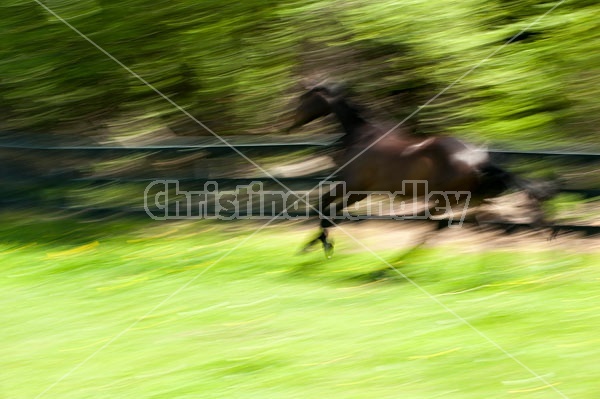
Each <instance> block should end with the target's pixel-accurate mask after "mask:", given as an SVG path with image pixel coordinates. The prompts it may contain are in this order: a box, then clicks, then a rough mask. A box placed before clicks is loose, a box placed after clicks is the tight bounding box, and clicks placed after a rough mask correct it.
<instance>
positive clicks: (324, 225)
mask: <svg viewBox="0 0 600 399" xmlns="http://www.w3.org/2000/svg"><path fill="white" fill-rule="evenodd" d="M366 197H367V194H350V195H349V196H347V197H345V198H344V201H343V202H342V203H341V204H339V207H338V208H337V209H334V211H335V216H339V215H340V214H341V213H342V212H343V210H344V208H346V207H349V206H350V205H353V204H354V203H356V202H359V201H362V200H363V199H364V198H366ZM335 205H337V204H335V203H334V204H331V205H330V207H329V208H331V207H332V206H335ZM328 211H329V209H328ZM329 214H331V213H329ZM342 221H343V219H340V218H338V224H339V223H341V222H342ZM333 225H334V222H333V221H332V220H331V219H330V218H328V217H323V216H321V235H320V236H319V239H321V242H322V243H323V251H325V256H326V257H327V258H331V255H332V254H333V243H332V242H331V241H330V240H328V239H327V236H328V231H327V229H328V228H329V227H332V226H333Z"/></svg>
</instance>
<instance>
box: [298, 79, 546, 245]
mask: <svg viewBox="0 0 600 399" xmlns="http://www.w3.org/2000/svg"><path fill="white" fill-rule="evenodd" d="M331 113H333V114H334V115H335V116H336V117H337V119H338V121H339V122H340V124H341V125H342V128H343V129H344V131H345V135H344V136H343V138H342V141H341V143H342V147H343V148H342V151H343V155H342V157H341V165H340V168H339V169H338V171H337V172H339V174H338V175H337V176H336V180H337V181H341V182H345V185H346V187H345V188H346V190H345V191H342V190H339V189H336V187H334V188H333V189H332V191H331V192H330V193H327V194H325V195H324V196H323V198H322V199H321V201H320V206H321V209H319V211H320V212H321V231H320V232H319V235H318V236H317V237H316V238H315V239H314V240H312V241H310V242H309V243H308V244H307V245H306V247H305V249H307V248H309V247H310V246H312V245H313V244H316V243H318V242H319V241H320V242H321V243H322V244H323V248H324V250H325V254H326V255H327V256H328V257H329V256H330V255H331V252H332V250H333V245H332V244H331V242H330V240H328V231H327V228H328V227H331V226H332V225H333V222H332V221H331V220H330V219H329V218H328V217H326V216H324V215H332V214H334V213H335V212H338V213H339V212H340V211H341V209H339V208H340V207H339V203H340V202H343V204H344V205H345V206H346V207H347V206H350V205H352V204H354V203H355V202H358V201H361V200H362V199H364V198H365V197H367V194H365V193H366V192H376V191H380V192H381V191H385V192H400V191H403V193H404V194H405V195H407V196H409V197H411V198H414V197H416V196H423V195H426V194H427V193H425V192H412V191H411V190H413V189H415V188H417V189H418V190H422V189H423V188H424V187H425V186H424V185H405V184H403V183H404V182H405V181H426V182H427V187H426V188H427V190H428V191H429V192H469V193H470V194H471V195H470V200H471V205H470V206H472V205H474V204H475V205H476V204H478V203H481V201H482V200H484V199H487V198H492V197H495V196H497V195H499V194H501V193H503V192H505V191H506V190H507V189H509V188H511V187H515V188H519V189H522V190H525V191H526V192H527V193H528V194H529V196H530V198H532V199H534V200H536V201H535V203H536V204H537V202H538V201H540V200H544V199H546V198H547V197H548V195H549V191H548V190H547V189H542V188H540V187H536V186H535V185H533V184H531V183H530V182H528V181H526V180H523V179H520V178H518V177H517V176H515V175H513V174H511V173H509V172H507V171H505V170H503V169H501V168H500V167H498V166H496V165H494V164H492V163H491V162H490V160H489V157H488V155H487V153H486V152H485V151H481V150H478V149H476V148H473V147H471V146H469V145H467V144H465V143H463V142H461V141H460V140H457V139H455V138H452V137H429V138H416V137H411V136H410V135H408V134H402V132H397V131H393V132H389V133H388V131H387V130H384V129H381V128H379V127H377V126H375V125H373V124H371V123H370V122H368V121H367V120H365V119H364V118H363V117H362V116H361V113H360V112H359V111H358V110H357V108H356V107H355V106H354V105H353V104H352V103H351V102H350V101H349V100H348V99H347V98H346V97H345V95H344V93H343V90H342V89H341V88H338V87H336V86H333V85H323V84H322V85H317V86H315V87H313V88H312V89H310V90H308V91H307V92H306V93H304V94H303V95H302V96H301V97H300V104H299V106H298V108H297V110H296V114H295V119H294V123H293V124H292V126H291V127H290V128H289V129H288V131H291V130H293V129H295V128H298V127H300V126H303V125H305V124H307V123H309V122H311V121H313V120H315V119H317V118H320V117H324V116H326V115H329V114H331ZM349 191H359V192H361V193H358V194H352V195H349V196H347V197H345V198H344V197H343V195H344V193H347V192H349ZM342 200H343V201H342ZM331 207H336V208H335V209H334V212H333V213H332V212H331V209H330V208H331ZM540 215H541V212H540ZM536 222H537V223H542V219H541V217H540V219H539V220H537V221H536Z"/></svg>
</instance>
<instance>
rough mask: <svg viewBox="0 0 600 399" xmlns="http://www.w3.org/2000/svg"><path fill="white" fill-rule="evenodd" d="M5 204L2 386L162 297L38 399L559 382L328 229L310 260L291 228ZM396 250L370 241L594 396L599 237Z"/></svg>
mask: <svg viewBox="0 0 600 399" xmlns="http://www.w3.org/2000/svg"><path fill="white" fill-rule="evenodd" d="M2 217H3V220H4V223H3V224H2V225H1V226H0V265H1V267H2V274H1V275H2V280H1V281H2V283H1V289H2V293H3V295H2V297H1V299H0V301H1V302H2V308H3V309H4V311H3V312H1V313H0V326H2V327H0V328H1V330H2V337H3V345H2V349H1V353H0V368H1V369H2V370H3V372H2V374H1V376H0V396H1V397H6V398H28V397H35V396H36V395H38V394H39V393H41V392H42V391H44V390H45V389H46V388H47V387H49V386H50V385H51V384H53V383H54V382H56V381H57V380H58V379H59V378H61V377H62V376H63V375H64V374H65V373H67V372H69V371H70V370H72V369H73V368H74V367H76V366H77V365H78V364H80V363H81V362H82V361H84V359H86V358H88V356H90V355H91V354H92V353H94V352H95V351H96V350H97V349H98V348H100V347H102V345H104V344H107V343H108V342H109V341H110V340H111V339H112V338H113V337H115V336H117V334H119V333H121V332H122V331H124V330H125V329H126V328H128V327H129V326H131V325H132V323H134V322H135V321H137V320H139V318H140V317H141V316H143V315H144V314H146V313H148V312H149V311H150V310H151V309H153V308H154V307H155V306H156V305H158V304H159V303H161V302H162V301H165V300H166V302H165V303H164V305H163V306H161V307H159V308H158V309H156V310H155V311H153V312H152V313H151V314H150V315H149V316H148V317H146V318H144V319H142V320H139V322H138V323H137V324H135V325H134V326H133V328H131V329H129V330H128V331H127V332H126V333H124V334H123V335H122V336H120V337H119V338H118V339H117V340H115V341H114V342H112V343H111V344H110V345H109V346H108V347H106V348H105V349H103V350H102V351H100V352H99V353H98V354H97V355H96V356H94V357H93V358H92V359H90V360H89V361H88V362H87V363H85V364H84V365H82V366H81V367H80V368H79V369H77V370H75V371H74V372H73V373H72V374H71V375H69V376H68V377H66V378H65V379H64V380H63V381H62V382H60V383H59V384H57V385H56V386H54V387H53V388H52V389H51V390H50V391H48V392H47V393H46V394H45V395H44V396H43V397H47V398H83V397H85V398H108V397H111V398H114V397H119V398H124V397H135V398H173V397H177V398H191V397H202V398H224V397H226V398H258V397H260V398H283V397H285V398H312V397H328V398H329V397H335V398H365V397H377V398H392V397H393V398H397V397H410V398H432V397H452V398H482V397H494V398H514V397H517V398H552V397H559V395H558V394H557V393H556V392H554V391H553V390H551V389H550V388H548V387H545V386H544V384H543V383H541V382H540V381H539V380H536V379H535V378H534V376H533V375H531V374H530V373H529V372H527V371H526V370H525V369H523V368H522V367H521V366H519V365H518V364H517V363H515V362H514V361H513V360H511V359H510V358H508V357H507V356H506V355H505V354H503V353H502V352H501V351H500V350H498V349H497V348H495V347H494V346H492V345H491V344H490V343H489V342H486V341H485V340H484V339H483V338H482V337H480V336H479V335H478V334H477V333H475V332H474V331H473V330H471V329H470V328H469V327H467V326H465V325H464V324H463V323H462V322H460V321H459V320H458V319H457V318H456V317H454V316H452V315H451V314H450V313H448V312H447V311H445V310H444V309H443V308H442V307H440V305H438V304H436V303H435V302H434V301H433V300H432V299H431V298H429V297H427V296H426V295H425V294H424V293H423V292H421V291H419V290H417V289H416V288H415V287H414V286H413V285H411V284H408V283H406V281H405V280H403V279H402V278H400V277H399V276H398V277H395V278H394V277H392V276H390V278H388V279H387V280H383V281H372V280H371V279H369V275H370V273H371V272H373V271H375V270H378V269H380V268H382V267H383V266H384V265H383V264H381V262H379V261H377V260H376V259H375V258H374V257H373V256H372V255H370V254H368V253H363V252H360V253H356V251H351V250H352V247H353V246H354V245H353V243H352V242H351V241H350V240H345V239H344V238H343V234H342V233H341V232H338V234H337V235H336V238H338V253H337V254H336V255H335V256H334V258H333V259H332V260H330V261H325V260H324V259H323V257H322V254H321V253H319V252H317V253H313V254H308V255H305V256H303V257H296V256H293V255H294V251H295V250H296V249H297V248H298V247H299V246H300V244H301V243H303V242H304V241H305V239H307V237H306V235H307V233H306V228H305V227H302V225H289V224H286V225H278V226H275V227H268V228H266V229H265V230H263V231H261V232H259V233H258V234H256V235H252V231H253V230H254V229H255V228H257V227H258V226H259V225H258V224H256V223H253V222H249V221H245V222H242V221H240V222H235V223H214V222H205V221H194V222H189V221H186V222H176V223H175V222H173V223H164V222H163V223H157V222H152V221H146V220H143V219H135V218H130V219H119V220H112V221H110V220H108V221H107V220H103V221H95V222H94V221H92V220H86V219H76V218H64V217H60V216H59V215H54V216H52V215H41V214H25V213H20V214H19V213H11V214H7V213H4V214H3V215H2ZM245 239H248V241H246V242H245V243H243V244H242V245H241V246H240V247H239V248H238V249H237V250H235V251H233V252H232V253H231V254H230V255H228V256H227V257H226V258H224V259H223V260H222V261H220V262H218V263H217V264H216V265H214V262H215V261H217V260H218V259H219V258H220V257H221V256H222V255H224V254H226V253H227V252H228V251H229V250H230V249H232V248H233V247H235V246H236V245H238V244H240V243H241V242H242V241H243V240H245ZM548 248H551V247H550V246H549V247H548ZM351 252H354V253H351ZM399 252H400V250H387V251H380V252H378V253H379V254H380V255H381V256H383V257H384V258H385V259H387V260H388V261H389V262H392V264H394V265H395V266H396V267H398V269H399V270H400V271H402V272H403V273H405V274H406V275H407V276H409V277H410V278H411V279H412V280H413V281H414V282H415V283H417V284H418V285H419V286H421V287H423V289H425V290H426V291H427V292H429V293H431V294H432V295H434V296H435V297H436V299H437V300H439V301H441V302H442V303H444V304H445V305H446V306H448V307H449V308H451V309H453V310H454V311H456V313H457V314H459V315H460V316H461V317H464V318H465V320H467V321H468V322H469V323H471V324H472V325H473V326H474V327H475V328H477V329H479V330H480V331H481V332H483V333H484V334H486V335H487V336H489V337H490V338H491V339H492V340H494V341H495V342H497V343H498V344H499V345H501V346H502V347H503V348H505V349H506V350H507V351H508V352H510V353H511V354H512V355H514V356H516V357H517V358H518V359H519V360H520V361H522V362H523V363H524V364H526V365H527V366H528V367H530V368H531V369H533V370H535V371H536V372H537V373H539V374H540V375H541V376H543V378H545V379H546V380H547V381H549V382H550V383H552V384H554V385H555V386H556V388H558V389H560V390H561V391H562V392H564V394H565V395H567V396H569V397H573V398H575V397H576V398H596V397H598V395H600V388H599V386H598V384H597V381H598V376H599V373H600V368H599V366H598V362H597V360H598V356H599V355H600V350H599V349H598V348H599V347H600V346H599V345H598V342H599V340H598V334H597V330H598V327H600V316H599V313H598V307H597V306H596V302H597V301H596V299H597V298H598V297H599V296H600V288H599V285H598V280H599V279H600V271H599V270H598V269H597V267H596V266H597V264H598V260H599V254H598V253H597V252H596V253H594V252H591V251H590V252H589V253H576V252H559V251H555V250H551V249H548V250H545V251H539V250H538V251H534V250H529V251H528V250H526V249H523V250H522V251H521V252H514V251H491V252H481V253H477V252H467V253H465V251H461V250H458V249H456V248H450V247H440V248H428V249H424V250H420V251H418V252H417V253H416V254H414V255H413V256H412V257H411V258H410V259H408V260H406V261H404V262H399V261H397V258H398V255H399ZM188 283H189V285H187V286H186V287H185V288H184V289H181V288H182V287H183V286H184V285H185V284H188ZM179 289H181V291H179V292H177V294H176V295H174V296H173V297H170V295H172V294H173V293H175V292H176V291H177V290H179Z"/></svg>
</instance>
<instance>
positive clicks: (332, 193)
mask: <svg viewBox="0 0 600 399" xmlns="http://www.w3.org/2000/svg"><path fill="white" fill-rule="evenodd" d="M342 188H343V187H342V184H340V183H338V184H336V185H335V186H334V187H332V188H331V190H329V191H328V192H327V193H325V194H323V195H322V196H321V198H320V199H319V204H318V205H317V207H318V211H319V217H320V218H321V230H320V231H319V234H317V236H316V237H315V238H314V239H312V240H310V241H309V242H308V243H307V244H306V245H305V246H304V247H303V248H302V250H301V251H300V252H307V251H308V250H310V248H312V247H313V246H314V245H315V244H318V243H319V242H321V243H323V247H324V248H330V249H329V250H331V249H333V245H331V243H329V242H328V241H327V235H328V232H327V227H329V226H331V225H332V224H331V222H330V221H329V223H330V224H329V225H326V223H325V221H328V219H327V216H326V215H328V214H329V212H330V211H329V208H330V207H331V206H332V205H334V203H335V201H336V200H337V199H338V198H341V197H342V195H343V193H342V192H341V189H342ZM326 252H327V249H326Z"/></svg>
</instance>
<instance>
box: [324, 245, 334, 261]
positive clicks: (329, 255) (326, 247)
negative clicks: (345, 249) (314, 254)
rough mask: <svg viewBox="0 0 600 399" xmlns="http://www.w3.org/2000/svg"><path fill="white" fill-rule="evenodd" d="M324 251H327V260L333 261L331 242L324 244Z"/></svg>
mask: <svg viewBox="0 0 600 399" xmlns="http://www.w3.org/2000/svg"><path fill="white" fill-rule="evenodd" d="M323 251H325V257H326V258H327V259H331V257H332V256H333V244H331V243H329V242H324V243H323Z"/></svg>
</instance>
